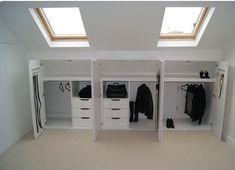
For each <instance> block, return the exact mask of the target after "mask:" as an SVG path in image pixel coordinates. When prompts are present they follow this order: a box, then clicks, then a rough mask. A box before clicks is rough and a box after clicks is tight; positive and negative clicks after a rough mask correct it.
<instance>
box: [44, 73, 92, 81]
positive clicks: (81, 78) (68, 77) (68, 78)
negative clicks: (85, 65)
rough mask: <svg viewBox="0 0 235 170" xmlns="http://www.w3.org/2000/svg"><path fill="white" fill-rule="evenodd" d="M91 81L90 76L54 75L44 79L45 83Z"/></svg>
mask: <svg viewBox="0 0 235 170" xmlns="http://www.w3.org/2000/svg"><path fill="white" fill-rule="evenodd" d="M76 80H77V81H91V77H89V75H88V74H74V75H71V74H69V75H66V74H53V75H47V76H46V77H43V81H76Z"/></svg>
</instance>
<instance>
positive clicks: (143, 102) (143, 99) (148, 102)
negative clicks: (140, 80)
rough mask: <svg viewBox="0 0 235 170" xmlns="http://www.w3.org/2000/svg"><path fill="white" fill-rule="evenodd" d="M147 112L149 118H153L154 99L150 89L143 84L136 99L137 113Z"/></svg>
mask: <svg viewBox="0 0 235 170" xmlns="http://www.w3.org/2000/svg"><path fill="white" fill-rule="evenodd" d="M139 112H140V113H145V115H146V116H147V118H148V119H153V99H152V94H151V91H150V89H149V88H148V87H147V86H146V85H145V84H142V85H141V86H139V87H138V90H137V95H136V100H135V114H138V113H139Z"/></svg>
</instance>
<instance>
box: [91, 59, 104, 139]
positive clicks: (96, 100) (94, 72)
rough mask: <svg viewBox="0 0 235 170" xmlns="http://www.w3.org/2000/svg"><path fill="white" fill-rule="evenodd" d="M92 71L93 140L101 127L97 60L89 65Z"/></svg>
mask: <svg viewBox="0 0 235 170" xmlns="http://www.w3.org/2000/svg"><path fill="white" fill-rule="evenodd" d="M91 73H92V85H91V89H92V97H93V103H94V111H95V113H94V119H93V140H96V139H97V137H98V134H99V132H100V130H101V127H102V114H101V83H100V74H101V64H100V62H99V61H93V62H92V66H91Z"/></svg>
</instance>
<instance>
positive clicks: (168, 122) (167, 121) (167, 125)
mask: <svg viewBox="0 0 235 170" xmlns="http://www.w3.org/2000/svg"><path fill="white" fill-rule="evenodd" d="M166 127H167V129H169V128H170V127H171V126H170V119H169V118H167V119H166Z"/></svg>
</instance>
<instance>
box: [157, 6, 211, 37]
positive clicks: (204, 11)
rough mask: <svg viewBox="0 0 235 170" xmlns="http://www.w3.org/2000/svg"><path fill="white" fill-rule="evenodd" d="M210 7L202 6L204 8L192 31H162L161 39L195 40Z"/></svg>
mask: <svg viewBox="0 0 235 170" xmlns="http://www.w3.org/2000/svg"><path fill="white" fill-rule="evenodd" d="M208 12H209V7H202V10H201V12H200V14H199V17H198V19H197V22H196V26H195V27H194V29H193V32H192V33H183V34H170V33H169V34H166V33H160V40H195V39H196V38H197V35H198V33H199V32H200V29H201V27H202V25H203V24H204V21H205V19H206V17H207V15H208Z"/></svg>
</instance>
